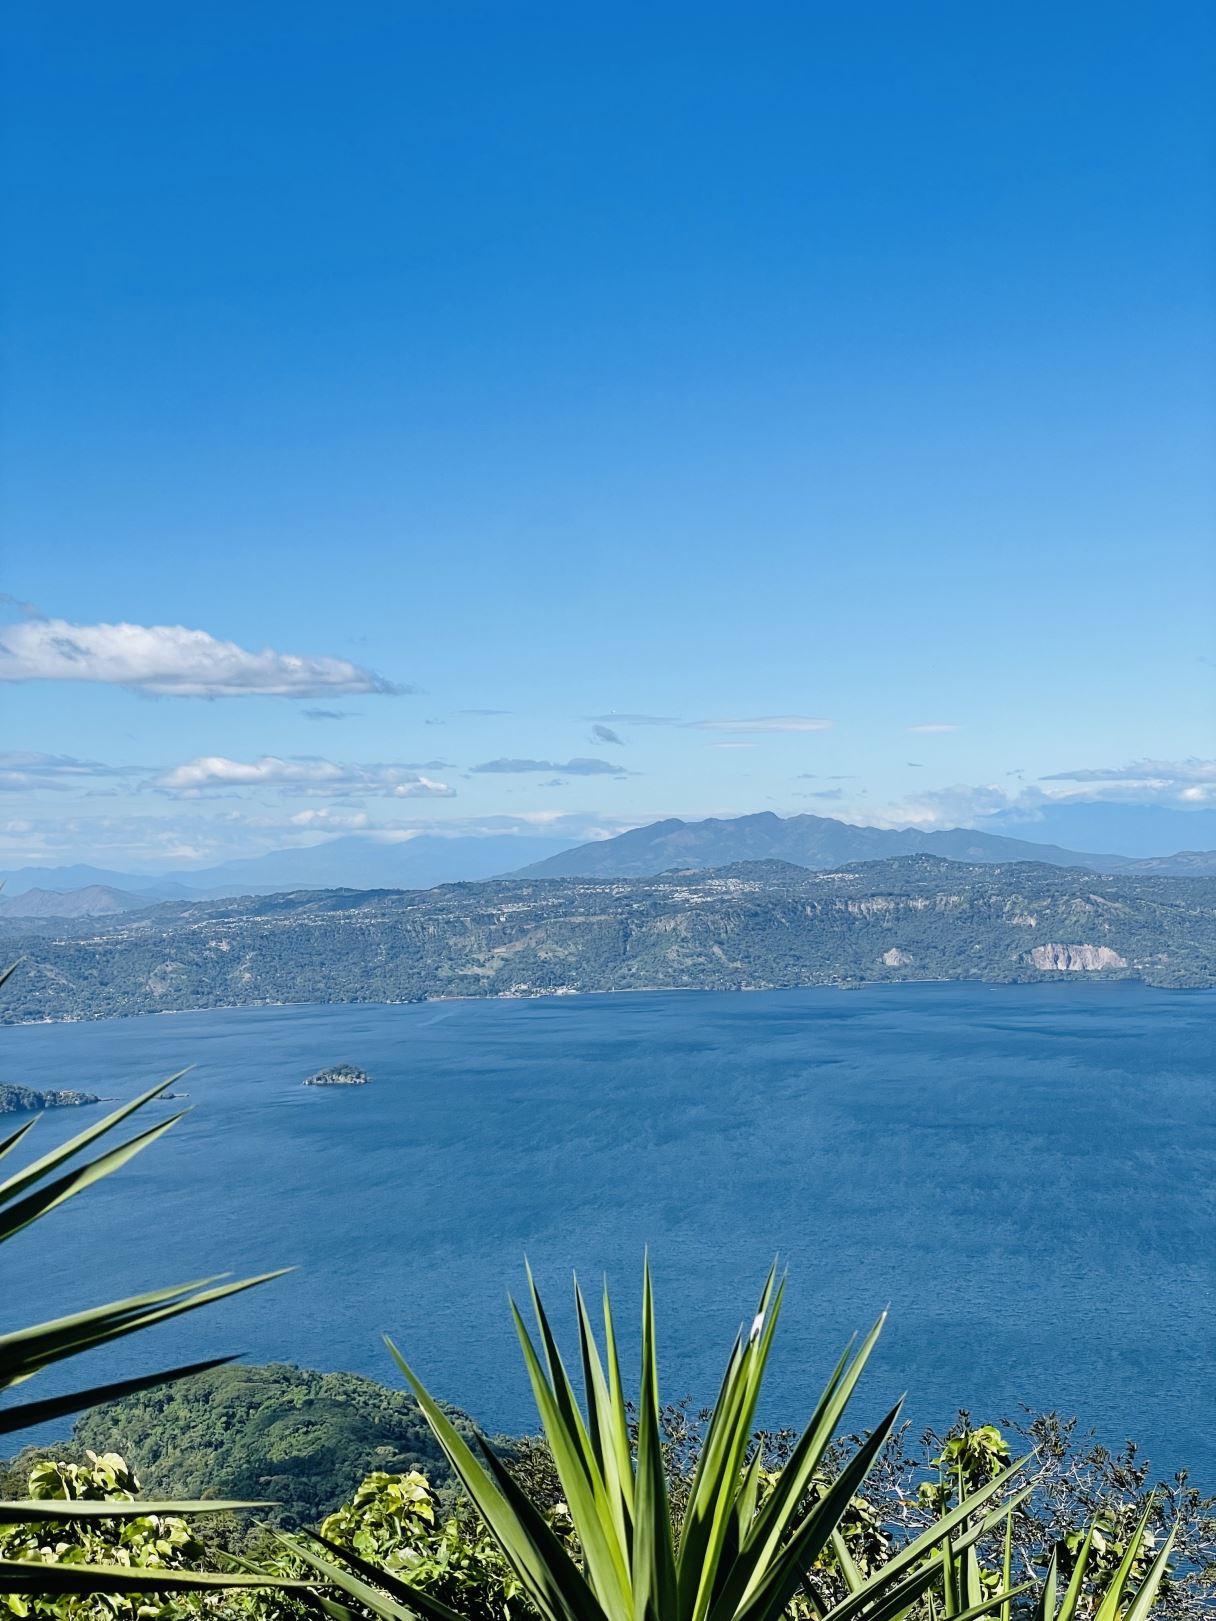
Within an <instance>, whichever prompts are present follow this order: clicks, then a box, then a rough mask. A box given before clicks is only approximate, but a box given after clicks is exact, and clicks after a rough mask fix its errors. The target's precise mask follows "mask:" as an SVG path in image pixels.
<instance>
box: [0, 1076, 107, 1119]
mask: <svg viewBox="0 0 1216 1621" xmlns="http://www.w3.org/2000/svg"><path fill="white" fill-rule="evenodd" d="M100 1102H101V1099H100V1098H99V1097H96V1096H95V1095H94V1094H93V1093H92V1092H64V1091H55V1092H35V1091H34V1089H33V1087H32V1086H10V1085H9V1084H8V1083H7V1082H0V1114H37V1113H38V1112H39V1111H40V1110H42V1109H75V1108H77V1107H78V1106H79V1105H80V1104H82V1103H100Z"/></svg>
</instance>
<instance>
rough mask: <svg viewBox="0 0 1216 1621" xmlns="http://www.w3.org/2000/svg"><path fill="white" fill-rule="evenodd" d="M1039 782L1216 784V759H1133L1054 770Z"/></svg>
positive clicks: (1164, 784) (1165, 784) (1161, 784)
mask: <svg viewBox="0 0 1216 1621" xmlns="http://www.w3.org/2000/svg"><path fill="white" fill-rule="evenodd" d="M1039 781H1040V782H1133V783H1142V784H1145V785H1159V786H1162V787H1164V786H1167V785H1180V784H1181V785H1186V784H1192V783H1198V784H1204V783H1216V760H1197V759H1194V758H1192V759H1189V760H1133V761H1132V762H1131V763H1130V764H1129V765H1120V766H1084V767H1082V768H1081V769H1079V770H1077V771H1052V772H1050V773H1049V774H1048V775H1047V776H1045V777H1040V778H1039Z"/></svg>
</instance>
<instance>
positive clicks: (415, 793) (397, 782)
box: [153, 754, 456, 799]
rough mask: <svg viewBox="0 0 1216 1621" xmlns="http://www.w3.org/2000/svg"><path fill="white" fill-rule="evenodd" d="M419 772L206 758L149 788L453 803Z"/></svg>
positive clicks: (442, 787) (269, 758)
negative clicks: (256, 790) (276, 791)
mask: <svg viewBox="0 0 1216 1621" xmlns="http://www.w3.org/2000/svg"><path fill="white" fill-rule="evenodd" d="M430 768H431V769H442V762H441V761H433V762H431V763H430ZM423 769H425V768H423V767H419V766H416V765H340V764H338V763H337V762H336V761H334V760H319V759H286V760H284V759H280V758H279V756H278V755H274V754H264V755H263V756H262V758H261V759H260V760H230V759H227V758H226V757H225V756H224V755H219V754H207V755H200V756H199V758H198V759H196V760H189V761H187V762H186V764H185V765H179V766H175V767H174V768H173V770H172V771H166V772H164V773H163V775H161V776H159V777H157V778H156V779H155V782H154V783H153V786H154V787H156V788H159V789H161V790H162V791H163V792H165V793H168V794H175V795H178V796H180V797H186V798H194V797H196V796H198V795H199V794H203V793H208V792H211V793H214V792H216V791H220V790H231V789H236V788H276V789H280V790H281V791H283V792H284V793H292V794H315V795H323V796H325V797H327V798H334V797H351V796H355V795H358V796H363V795H383V796H386V797H388V798H391V799H453V798H455V795H456V790H455V789H454V788H451V787H449V786H448V784H447V783H446V782H439V781H437V780H435V779H434V778H432V777H427V776H423V775H421V774H420V773H421V771H422V770H423Z"/></svg>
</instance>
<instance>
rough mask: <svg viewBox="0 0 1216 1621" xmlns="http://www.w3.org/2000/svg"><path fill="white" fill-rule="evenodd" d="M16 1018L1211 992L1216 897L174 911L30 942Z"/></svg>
mask: <svg viewBox="0 0 1216 1621" xmlns="http://www.w3.org/2000/svg"><path fill="white" fill-rule="evenodd" d="M6 933H7V934H8V935H9V939H8V941H7V945H6V950H7V951H9V952H10V953H11V955H12V956H14V957H17V956H19V957H20V958H21V959H22V966H21V971H20V973H18V974H17V975H15V976H14V977H13V978H12V979H11V980H9V981H8V983H7V984H6V986H5V988H4V995H3V997H2V998H0V1018H2V1019H3V1020H5V1021H6V1022H19V1021H21V1020H25V1019H63V1018H110V1017H113V1016H115V1015H120V1014H131V1013H148V1012H153V1011H169V1010H172V1009H184V1008H207V1007H239V1006H249V1005H254V1004H259V1003H261V1004H264V1003H276V1004H277V1003H289V1002H402V1001H420V1000H424V999H427V998H430V997H449V996H473V997H483V996H544V995H554V994H566V993H572V992H587V991H621V990H646V989H670V990H676V989H685V990H760V989H765V988H771V987H775V986H786V985H860V984H865V983H869V982H874V981H897V980H899V981H902V980H930V979H939V980H942V979H944V980H983V981H987V982H989V983H997V984H1008V983H1014V982H1020V983H1026V982H1040V983H1041V982H1049V981H1053V980H1059V979H1060V978H1061V977H1065V978H1071V977H1076V976H1080V975H1083V976H1086V977H1089V976H1093V977H1096V978H1101V979H1140V980H1143V981H1146V982H1147V983H1149V984H1152V985H1160V986H1196V987H1199V986H1212V985H1213V984H1216V879H1214V878H1168V877H1161V876H1158V875H1156V874H1151V875H1145V874H1140V873H1136V874H1127V873H1118V874H1115V875H1113V876H1112V875H1107V874H1101V873H1094V872H1087V871H1085V870H1083V869H1079V868H1077V867H1070V868H1065V867H1060V866H1051V865H1049V864H1047V863H1046V862H1028V861H1014V862H1007V863H997V862H984V863H966V862H954V861H946V860H942V859H940V858H938V857H935V856H927V855H914V856H900V857H896V858H895V859H893V860H886V861H875V862H860V863H857V864H854V865H850V866H849V867H847V868H846V869H845V870H843V871H840V872H827V873H825V872H811V871H808V870H807V868H806V867H804V866H799V865H794V864H791V863H789V862H784V861H771V860H770V861H758V862H740V863H737V864H735V865H732V866H728V867H724V868H719V869H711V870H709V871H704V870H699V871H696V872H693V873H668V874H666V875H664V876H661V877H657V878H599V879H591V878H559V879H519V878H504V879H498V880H496V881H490V882H485V883H476V884H449V885H442V886H440V887H439V888H437V889H429V890H422V891H419V890H413V891H405V892H403V891H400V890H373V891H364V892H359V891H352V890H333V889H329V890H320V891H296V892H294V893H292V894H287V895H268V896H251V895H246V896H242V897H236V898H229V899H220V900H199V901H169V902H165V903H163V904H161V905H159V906H154V907H150V908H148V909H147V910H145V911H141V912H130V913H125V914H123V915H121V916H119V917H113V918H103V919H95V920H91V921H89V922H87V923H86V922H85V921H83V920H81V921H79V922H77V923H75V924H72V923H71V922H63V923H61V924H59V925H58V926H57V927H56V928H55V930H54V931H53V932H52V931H48V930H46V929H45V928H43V929H41V930H40V929H38V928H37V927H35V926H33V925H31V926H29V928H28V930H27V931H26V932H24V933H17V931H15V929H14V926H13V925H12V924H9V925H8V926H7V928H6Z"/></svg>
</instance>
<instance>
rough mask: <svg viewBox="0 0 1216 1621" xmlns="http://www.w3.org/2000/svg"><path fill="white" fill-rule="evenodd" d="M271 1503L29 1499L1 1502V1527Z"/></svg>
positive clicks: (212, 1510) (203, 1511) (223, 1510)
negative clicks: (40, 1521) (41, 1521)
mask: <svg viewBox="0 0 1216 1621" xmlns="http://www.w3.org/2000/svg"><path fill="white" fill-rule="evenodd" d="M273 1507H274V1503H273V1501H270V1500H263V1499H259V1500H257V1501H245V1500H243V1499H242V1500H238V1499H236V1498H233V1499H231V1500H230V1501H225V1500H223V1499H221V1498H211V1497H202V1498H197V1499H192V1500H190V1501H189V1502H159V1501H157V1500H156V1499H155V1498H149V1499H147V1500H146V1501H144V1500H143V1499H140V1500H138V1501H134V1500H133V1501H130V1502H128V1501H126V1500H125V1499H124V1498H108V1497H106V1498H95V1497H28V1498H20V1497H18V1498H11V1499H9V1500H8V1501H6V1502H0V1525H26V1524H31V1523H33V1522H34V1521H37V1520H141V1519H143V1518H144V1517H145V1516H146V1515H152V1514H157V1515H161V1516H164V1515H166V1514H176V1515H178V1516H181V1515H183V1514H233V1513H236V1512H237V1511H238V1510H241V1509H249V1508H273Z"/></svg>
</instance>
